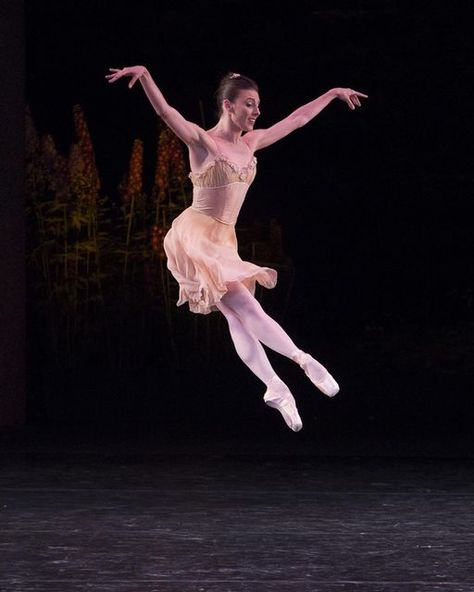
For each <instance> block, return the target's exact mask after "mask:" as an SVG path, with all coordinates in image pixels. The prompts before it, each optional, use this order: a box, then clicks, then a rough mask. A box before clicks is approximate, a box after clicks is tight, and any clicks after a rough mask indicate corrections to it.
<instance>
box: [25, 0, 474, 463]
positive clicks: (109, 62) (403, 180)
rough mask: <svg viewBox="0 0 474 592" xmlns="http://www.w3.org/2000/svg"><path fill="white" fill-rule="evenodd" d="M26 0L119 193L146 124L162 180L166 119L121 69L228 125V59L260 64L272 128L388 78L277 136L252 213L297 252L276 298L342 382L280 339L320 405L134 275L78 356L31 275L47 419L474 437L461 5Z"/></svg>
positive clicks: (106, 190)
mask: <svg viewBox="0 0 474 592" xmlns="http://www.w3.org/2000/svg"><path fill="white" fill-rule="evenodd" d="M25 18H26V28H25V37H26V102H27V104H28V105H29V108H30V110H31V114H32V118H33V121H34V124H35V126H36V129H37V132H38V134H39V135H40V136H41V135H45V134H51V135H52V137H53V138H54V140H55V142H56V146H57V148H58V150H59V151H60V152H62V153H63V154H65V155H67V154H68V151H69V150H70V146H71V143H72V141H73V138H74V127H73V118H72V108H73V105H76V104H80V105H81V106H82V109H83V111H84V113H85V117H86V119H87V123H88V126H89V130H90V134H91V138H92V140H93V144H94V150H95V157H96V163H97V168H98V171H99V175H100V178H101V182H102V187H101V195H102V196H107V198H108V199H109V202H110V203H111V204H114V203H117V202H118V200H119V197H118V190H117V188H118V186H119V184H120V182H121V180H122V175H123V173H124V171H126V170H127V167H128V161H129V157H130V152H131V147H132V143H133V141H134V139H136V138H139V139H141V140H142V141H143V146H144V171H143V172H144V190H145V191H150V190H151V186H152V183H153V172H154V159H155V153H154V150H155V145H156V133H157V132H156V116H155V114H154V111H153V109H152V108H151V106H150V105H149V104H148V102H147V99H146V97H145V94H144V92H143V91H142V89H141V88H140V87H139V86H136V87H135V88H134V89H132V90H131V91H130V90H128V88H127V85H126V83H125V82H123V81H121V82H119V83H116V84H115V85H109V84H108V83H106V81H105V79H104V76H105V74H106V73H107V71H108V68H109V67H123V66H125V65H134V64H143V65H146V66H147V67H148V69H149V70H150V72H151V73H152V75H153V76H154V78H155V80H156V81H157V83H158V85H159V86H160V88H161V89H162V91H163V92H164V94H165V96H166V97H167V99H168V100H169V102H170V103H171V104H172V105H173V106H176V107H177V108H178V109H179V110H180V111H181V112H182V113H183V114H184V115H185V116H186V117H187V118H189V119H191V120H194V121H196V122H199V123H203V122H204V123H205V124H206V125H207V126H209V127H210V126H211V125H213V122H214V119H213V117H214V105H213V91H214V88H215V86H216V83H217V81H218V79H219V78H220V76H221V75H222V74H223V73H225V72H226V71H228V70H231V71H236V72H242V73H247V74H248V75H249V76H251V77H253V78H255V79H256V80H257V81H258V82H259V85H260V95H261V100H262V104H261V110H262V115H261V117H260V120H259V125H260V126H268V125H271V124H272V123H273V122H275V121H277V120H278V119H279V118H281V117H284V116H286V115H287V114H288V113H289V112H290V111H291V110H293V109H294V108H296V107H298V106H300V105H301V104H303V103H305V102H307V101H309V100H311V99H313V98H315V97H316V96H318V95H319V94H321V93H323V92H325V91H326V90H328V89H329V88H331V87H335V86H346V87H352V88H355V89H356V90H359V91H362V92H364V93H366V94H368V95H369V98H368V100H366V101H364V102H363V106H362V108H360V109H357V110H356V111H355V112H352V111H350V110H349V109H348V107H347V106H346V105H345V104H343V103H342V102H340V101H334V102H333V103H331V104H330V105H329V106H328V107H327V108H326V109H325V110H324V111H323V112H322V113H321V114H320V115H319V116H318V117H317V118H316V119H315V120H313V121H312V122H311V123H310V124H308V125H307V126H306V127H305V128H303V129H301V130H298V131H297V132H295V133H294V134H293V135H291V136H290V137H288V138H286V139H284V140H282V141H281V142H280V143H279V144H277V145H275V146H272V147H270V148H268V149H267V150H264V151H263V152H262V153H260V154H257V156H258V167H259V171H258V175H257V179H256V181H255V183H254V185H253V186H252V188H251V190H250V192H249V195H248V197H247V201H246V203H245V206H244V208H243V210H242V214H241V219H240V221H239V224H240V227H241V228H242V229H245V228H251V227H254V226H255V225H256V224H257V223H260V224H261V225H262V227H264V228H266V227H267V226H268V224H269V221H270V220H271V219H276V221H277V223H278V224H279V225H280V227H281V232H282V247H283V251H284V258H283V260H284V262H285V265H286V267H285V266H283V268H282V269H283V271H282V274H281V283H280V284H279V286H278V287H277V288H275V291H274V293H273V294H267V293H265V294H264V293H262V292H260V293H259V297H261V298H262V299H263V303H264V305H266V306H267V308H268V310H269V312H271V313H272V314H273V315H274V316H275V318H276V319H277V320H278V321H279V322H281V323H282V325H283V326H284V327H285V328H286V329H287V331H288V332H289V334H290V335H291V336H292V337H293V338H294V340H295V341H296V342H297V344H299V345H300V346H301V347H302V348H303V349H307V350H308V351H310V352H311V353H313V355H314V356H315V357H317V358H318V359H320V361H321V362H322V363H324V364H325V365H327V366H328V367H329V368H330V369H331V371H332V372H333V374H334V375H335V377H336V378H337V379H338V381H339V382H340V384H341V392H340V394H339V395H338V396H337V397H336V398H335V399H334V400H328V399H326V398H324V397H323V396H322V395H320V394H319V392H318V391H316V390H315V389H314V388H313V387H312V386H311V384H309V382H308V381H307V379H306V378H305V377H304V375H303V374H302V372H301V371H300V370H299V369H298V368H295V367H294V366H292V365H291V364H290V363H289V362H288V360H286V359H282V358H279V357H277V356H274V355H272V354H271V353H270V356H271V360H272V362H274V364H275V368H276V369H277V370H278V371H279V372H280V373H281V375H282V377H283V379H284V380H285V381H286V382H288V384H289V386H290V388H292V390H293V392H294V394H295V397H296V398H297V401H298V403H299V406H300V408H301V415H302V419H303V423H304V429H303V431H302V432H301V433H300V434H292V433H291V432H289V430H288V429H287V428H286V426H285V425H284V424H283V421H282V420H281V418H280V416H279V415H278V414H277V413H276V412H274V411H272V410H270V409H268V408H266V407H265V406H264V405H263V403H262V400H261V397H262V395H263V388H262V385H261V384H260V383H259V381H258V380H257V379H256V378H255V377H254V376H253V375H252V374H251V373H250V371H248V370H247V368H246V367H245V366H244V365H243V364H242V363H241V362H240V360H239V359H238V358H237V356H236V354H235V352H234V351H233V348H232V344H231V342H230V338H229V337H228V335H227V331H226V327H225V326H224V324H223V323H222V322H221V321H220V320H219V319H217V318H215V317H216V315H211V316H212V318H210V319H209V318H206V319H204V318H199V319H195V318H194V317H193V316H192V315H191V313H189V312H188V311H187V310H186V309H185V307H183V308H182V309H180V310H179V311H178V312H177V313H175V312H174V311H173V312H172V313H171V314H172V319H173V324H172V327H171V329H170V325H169V323H168V322H167V321H168V320H169V319H168V318H165V315H164V314H163V311H162V310H161V309H160V308H159V307H157V306H155V304H154V303H153V302H151V301H147V302H148V305H146V306H147V307H148V308H147V310H146V311H144V310H143V306H145V305H140V306H139V305H138V304H139V303H138V302H137V303H136V304H137V305H136V306H134V305H132V306H130V301H129V300H127V299H125V300H124V299H123V298H124V297H123V295H122V294H117V299H118V300H120V299H122V300H121V301H122V303H123V306H122V308H121V310H120V317H110V318H111V319H112V320H111V323H110V327H109V330H110V332H109V333H108V335H109V336H110V341H109V343H108V344H107V347H105V345H104V338H103V334H102V333H101V332H100V331H97V332H94V323H96V324H97V326H100V327H102V323H103V316H104V315H108V312H107V310H105V309H104V311H103V313H102V314H101V313H100V311H99V313H98V314H97V315H96V317H94V321H93V322H92V326H89V328H88V331H89V332H88V333H85V334H84V337H81V335H79V337H77V338H76V339H75V341H74V343H73V344H72V346H71V348H72V349H71V351H70V352H69V354H70V355H68V357H67V359H66V358H65V357H64V356H63V354H64V351H62V350H61V351H60V354H59V355H58V353H57V351H55V350H54V347H53V346H52V345H51V343H52V342H51V338H50V336H49V333H48V327H49V325H48V320H47V315H45V313H44V309H40V307H38V291H37V285H36V284H35V281H34V278H33V280H32V279H31V274H30V276H29V278H30V279H29V283H28V288H27V290H28V291H27V312H28V316H27V319H28V326H27V394H28V399H27V403H28V404H27V425H29V426H32V427H34V428H36V427H37V428H38V429H43V428H44V429H46V430H49V428H50V427H51V426H54V427H55V428H57V429H63V428H64V430H65V431H67V432H69V433H70V432H71V430H73V428H74V427H76V426H77V427H79V428H80V426H86V427H87V429H89V428H90V429H92V430H93V431H94V430H95V431H94V433H96V434H100V435H98V436H97V437H98V438H101V437H103V434H104V433H107V434H108V436H107V437H110V438H114V437H118V439H119V440H120V438H121V437H122V435H123V434H124V432H129V430H132V432H133V431H135V433H136V434H137V437H150V438H156V437H157V438H158V441H159V442H161V441H163V442H169V443H173V445H176V446H177V445H179V444H180V443H189V442H191V443H193V445H195V446H199V445H203V444H206V445H207V446H209V448H210V449H213V447H215V446H218V445H219V442H231V443H232V446H236V447H237V448H236V449H240V450H242V449H246V448H245V447H246V446H250V448H251V446H252V443H259V445H261V446H264V447H265V449H267V450H272V449H273V450H279V451H285V450H291V449H293V448H292V447H295V446H296V447H298V450H301V451H323V452H325V453H340V452H344V453H345V454H351V453H362V452H364V453H368V454H377V453H384V454H392V453H393V454H450V453H453V454H462V455H464V454H471V453H472V451H473V448H472V440H471V438H470V433H471V429H472V428H471V426H472V420H473V413H472V407H473V406H472V402H471V398H472V386H473V380H472V378H473V370H474V364H473V355H472V354H473V349H474V348H473V342H472V329H473V323H474V319H473V301H472V298H473V295H472V285H473V284H472V280H473V278H472V208H471V200H472V186H473V183H472V181H473V172H472V133H471V132H472V126H470V125H469V120H470V119H471V117H470V113H471V111H472V92H471V89H472V84H469V78H468V70H469V67H470V63H471V61H470V56H471V55H472V53H471V49H472V46H471V45H472V44H471V41H470V37H471V31H470V29H469V27H468V19H467V11H465V10H464V9H463V7H462V6H461V5H460V4H457V3H448V2H445V3H427V2H422V3H412V5H411V6H410V7H405V8H401V7H400V3H398V2H394V1H393V2H388V1H387V2H384V1H379V2H371V1H367V2H363V1H361V2H318V1H307V2H296V3H282V4H281V5H280V6H277V5H276V3H273V2H271V3H270V2H260V3H252V4H246V3H241V2H234V1H226V2H220V3H217V2H216V3H206V2H189V3H186V2H158V3H157V2H138V3H125V2H123V3H105V2H100V1H91V0H89V1H86V2H79V1H73V0H62V1H61V2H59V1H58V2H51V1H42V2H32V1H30V2H26V3H25ZM471 82H472V80H471ZM288 270H289V271H288ZM33 276H34V274H33ZM119 304H120V303H118V304H117V306H119ZM173 307H174V304H173ZM117 318H119V319H120V321H117ZM93 426H95V428H94V427H93Z"/></svg>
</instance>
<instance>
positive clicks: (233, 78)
mask: <svg viewBox="0 0 474 592" xmlns="http://www.w3.org/2000/svg"><path fill="white" fill-rule="evenodd" d="M216 102H217V109H218V116H219V118H222V117H223V116H224V117H225V116H228V117H231V118H232V120H233V121H234V123H236V124H237V125H238V126H239V127H241V129H242V130H243V131H249V130H250V129H252V128H253V125H254V123H255V120H256V119H257V117H258V116H259V115H260V109H259V104H260V97H259V94H258V86H257V83H256V82H255V81H254V80H252V79H251V78H249V77H248V76H244V75H243V74H237V73H236V72H229V73H228V74H226V75H225V76H223V77H222V78H221V81H220V83H219V86H218V88H217V91H216Z"/></svg>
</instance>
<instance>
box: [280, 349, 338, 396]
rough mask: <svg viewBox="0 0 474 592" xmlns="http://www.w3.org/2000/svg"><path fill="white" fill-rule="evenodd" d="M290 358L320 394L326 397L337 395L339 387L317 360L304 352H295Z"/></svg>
mask: <svg viewBox="0 0 474 592" xmlns="http://www.w3.org/2000/svg"><path fill="white" fill-rule="evenodd" d="M292 358H293V360H294V361H295V362H296V363H297V364H299V366H300V367H301V368H302V369H303V370H304V373H305V374H306V376H307V377H308V378H309V379H310V380H311V382H312V383H313V384H314V385H315V386H316V388H318V389H319V390H320V391H321V392H322V393H324V394H325V395H327V396H328V397H334V395H337V393H338V392H339V385H338V384H337V382H336V381H335V380H334V378H333V377H332V376H331V375H330V374H329V372H328V371H327V370H326V368H325V367H324V366H322V365H321V364H320V363H319V362H318V361H317V360H315V359H314V358H313V357H312V356H310V355H309V354H306V353H304V352H297V353H295V354H294V356H292Z"/></svg>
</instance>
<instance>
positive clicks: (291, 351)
mask: <svg viewBox="0 0 474 592" xmlns="http://www.w3.org/2000/svg"><path fill="white" fill-rule="evenodd" d="M109 70H110V74H107V75H106V79H108V81H109V83H112V82H116V81H117V80H119V79H120V78H123V77H130V78H131V80H130V82H129V84H128V87H129V88H132V87H133V86H134V84H135V83H136V82H137V81H139V82H140V83H141V85H142V87H143V89H144V91H145V93H146V95H147V97H148V99H149V100H150V102H151V104H152V106H153V108H154V109H155V111H156V113H157V114H158V115H159V116H160V117H161V119H162V120H163V121H164V122H165V123H166V125H168V127H169V128H170V129H171V130H172V131H173V132H174V133H175V134H176V135H177V136H178V137H179V138H180V139H181V140H182V141H183V142H184V143H185V144H186V146H187V147H188V150H189V161H190V166H191V172H190V174H189V176H190V179H191V181H192V183H193V201H192V204H191V206H189V207H188V208H186V209H185V210H184V211H183V212H181V214H179V215H178V216H177V217H176V218H175V219H174V220H173V223H172V225H171V228H170V229H169V231H168V232H167V234H166V236H165V239H164V249H165V253H166V256H167V266H168V269H169V270H170V271H171V273H172V274H173V276H174V277H175V279H176V280H177V282H178V284H179V299H178V302H177V305H178V306H180V305H182V304H184V303H186V302H187V303H188V306H189V309H190V310H191V311H192V312H194V313H198V314H209V313H210V312H211V311H220V312H221V313H222V314H223V315H224V317H225V318H226V320H227V323H228V326H229V331H230V335H231V338H232V340H233V343H234V346H235V349H236V351H237V354H238V355H239V357H240V358H241V359H242V361H243V362H244V363H245V364H246V365H247V366H248V367H249V368H250V370H251V371H252V372H253V373H254V374H255V375H256V376H257V377H258V378H259V379H260V380H261V381H262V382H263V383H264V385H265V386H266V391H265V393H264V396H263V399H264V402H265V403H266V404H267V405H269V406H270V407H273V408H275V409H277V410H278V411H279V412H280V413H281V415H282V417H283V419H284V420H285V423H286V424H287V425H288V427H289V428H290V429H292V430H293V431H295V432H297V431H299V430H301V428H302V427H303V423H302V421H301V418H300V415H299V413H298V409H297V406H296V402H295V399H294V397H293V395H292V393H291V391H290V389H289V388H288V386H287V385H286V384H285V383H284V382H283V381H282V380H281V379H280V377H279V376H278V375H277V374H276V372H275V371H274V369H273V368H272V366H271V364H270V361H269V359H268V357H267V354H266V352H265V350H264V348H263V345H265V346H267V347H269V348H270V349H272V350H274V351H276V352H278V353H279V354H282V355H283V356H286V357H287V358H289V359H291V360H293V361H294V362H296V363H297V364H298V365H299V366H300V367H301V368H302V369H303V370H304V372H305V374H306V375H307V376H308V378H309V379H310V380H311V382H312V383H313V384H314V385H315V386H316V387H317V388H318V389H319V390H320V391H321V392H322V393H324V394H325V395H327V396H329V397H333V396H334V395H336V394H337V393H338V392H339V385H338V384H337V382H336V380H335V379H334V378H333V377H332V376H331V374H330V373H329V372H328V370H327V369H326V368H325V367H324V366H323V365H322V364H320V363H319V362H318V361H317V360H316V359H314V358H313V357H312V356H311V355H310V354H309V353H306V352H304V351H302V350H301V349H299V348H298V347H297V346H296V345H295V343H294V342H293V341H292V339H291V338H290V337H289V336H288V335H287V333H286V332H285V331H284V330H283V328H282V327H281V326H280V325H279V324H278V323H277V322H276V321H275V320H274V319H272V318H271V317H270V316H269V315H268V314H267V313H266V312H265V311H264V310H263V308H262V306H261V305H260V303H259V302H258V301H257V299H256V298H255V285H256V282H258V283H259V284H260V285H262V286H264V287H266V288H273V287H274V286H275V284H276V281H277V272H276V271H275V270H274V269H271V268H269V267H261V266H258V265H255V264H254V263H251V262H249V261H243V260H242V259H241V258H240V256H239V254H238V251H237V239H236V233H235V224H236V221H237V217H238V214H239V211H240V209H241V207H242V204H243V202H244V199H245V196H246V194H247V190H248V188H249V187H250V185H251V183H252V181H253V180H254V178H255V174H256V164H257V159H256V157H255V152H257V151H258V150H262V149H263V148H266V147H267V146H270V145H271V144H274V143H275V142H277V141H278V140H281V139H282V138H284V137H285V136H287V135H288V134H290V133H291V132H293V131H295V130H296V129H298V128H300V127H302V126H303V125H306V124H307V123H308V122H309V121H311V120H312V119H313V118H314V117H316V115H318V114H319V113H320V112H321V111H322V110H323V109H324V108H325V107H326V106H327V105H329V103H330V102H331V101H332V100H334V99H340V100H342V101H345V102H346V103H347V104H348V106H349V108H350V109H352V110H354V109H356V107H360V106H361V103H360V98H367V95H366V94H363V93H361V92H358V91H355V90H352V89H350V88H332V89H330V90H328V91H327V92H326V93H324V94H322V95H321V96H319V97H318V98H316V99H314V100H313V101H311V102H309V103H307V104H305V105H303V106H302V107H299V108H298V109H296V110H295V111H293V112H292V113H291V114H290V115H288V116H287V117H286V118H284V119H282V120H281V121H279V122H278V123H276V124H274V125H273V126H271V127H269V128H266V129H255V123H256V121H257V118H258V117H259V115H260V97H259V91H258V86H257V84H256V82H255V81H253V80H252V79H251V78H249V77H248V76H244V75H243V74H238V73H235V72H230V73H228V74H226V75H225V76H224V77H223V78H222V79H221V81H220V84H219V87H218V89H217V92H216V99H217V107H218V110H219V120H218V122H217V124H216V125H215V126H214V127H213V128H211V129H208V130H205V129H203V128H202V127H200V126H199V125H197V124H195V123H192V122H190V121H188V120H186V119H185V118H184V117H183V116H182V115H181V113H179V112H178V111H177V110H176V109H175V108H173V107H171V106H170V105H169V104H168V102H167V101H166V99H165V97H164V96H163V94H162V92H161V91H160V89H159V88H158V86H157V85H156V83H155V82H154V80H153V78H152V77H151V75H150V73H149V72H148V70H147V69H146V68H145V67H144V66H132V67H125V68H121V69H119V68H110V69H109ZM262 344H263V345H262Z"/></svg>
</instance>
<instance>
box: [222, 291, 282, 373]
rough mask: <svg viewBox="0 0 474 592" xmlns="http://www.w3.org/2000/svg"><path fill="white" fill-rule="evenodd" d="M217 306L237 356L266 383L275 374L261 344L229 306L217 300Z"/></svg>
mask: <svg viewBox="0 0 474 592" xmlns="http://www.w3.org/2000/svg"><path fill="white" fill-rule="evenodd" d="M217 308H218V309H219V310H220V311H221V312H222V314H223V315H224V316H225V318H226V320H227V323H228V325H229V331H230V336H231V337H232V341H233V342H234V346H235V350H236V352H237V354H238V356H239V358H240V359H241V360H242V362H243V363H244V364H246V365H247V366H248V367H249V368H250V370H252V372H253V373H254V374H255V375H256V376H258V378H260V380H261V381H262V382H263V383H264V384H268V383H269V382H270V380H271V379H272V378H273V377H274V376H275V370H274V369H273V368H272V365H271V364H270V361H269V359H268V357H267V354H266V353H265V350H264V349H263V347H262V344H261V343H260V342H259V340H258V339H257V338H256V337H255V336H254V335H253V334H252V333H250V332H249V331H248V330H247V328H246V327H245V326H244V325H243V323H242V321H241V320H240V318H239V317H238V316H237V315H236V314H235V313H234V312H233V311H232V310H231V309H230V308H229V307H227V306H225V304H224V303H223V302H218V303H217Z"/></svg>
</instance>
